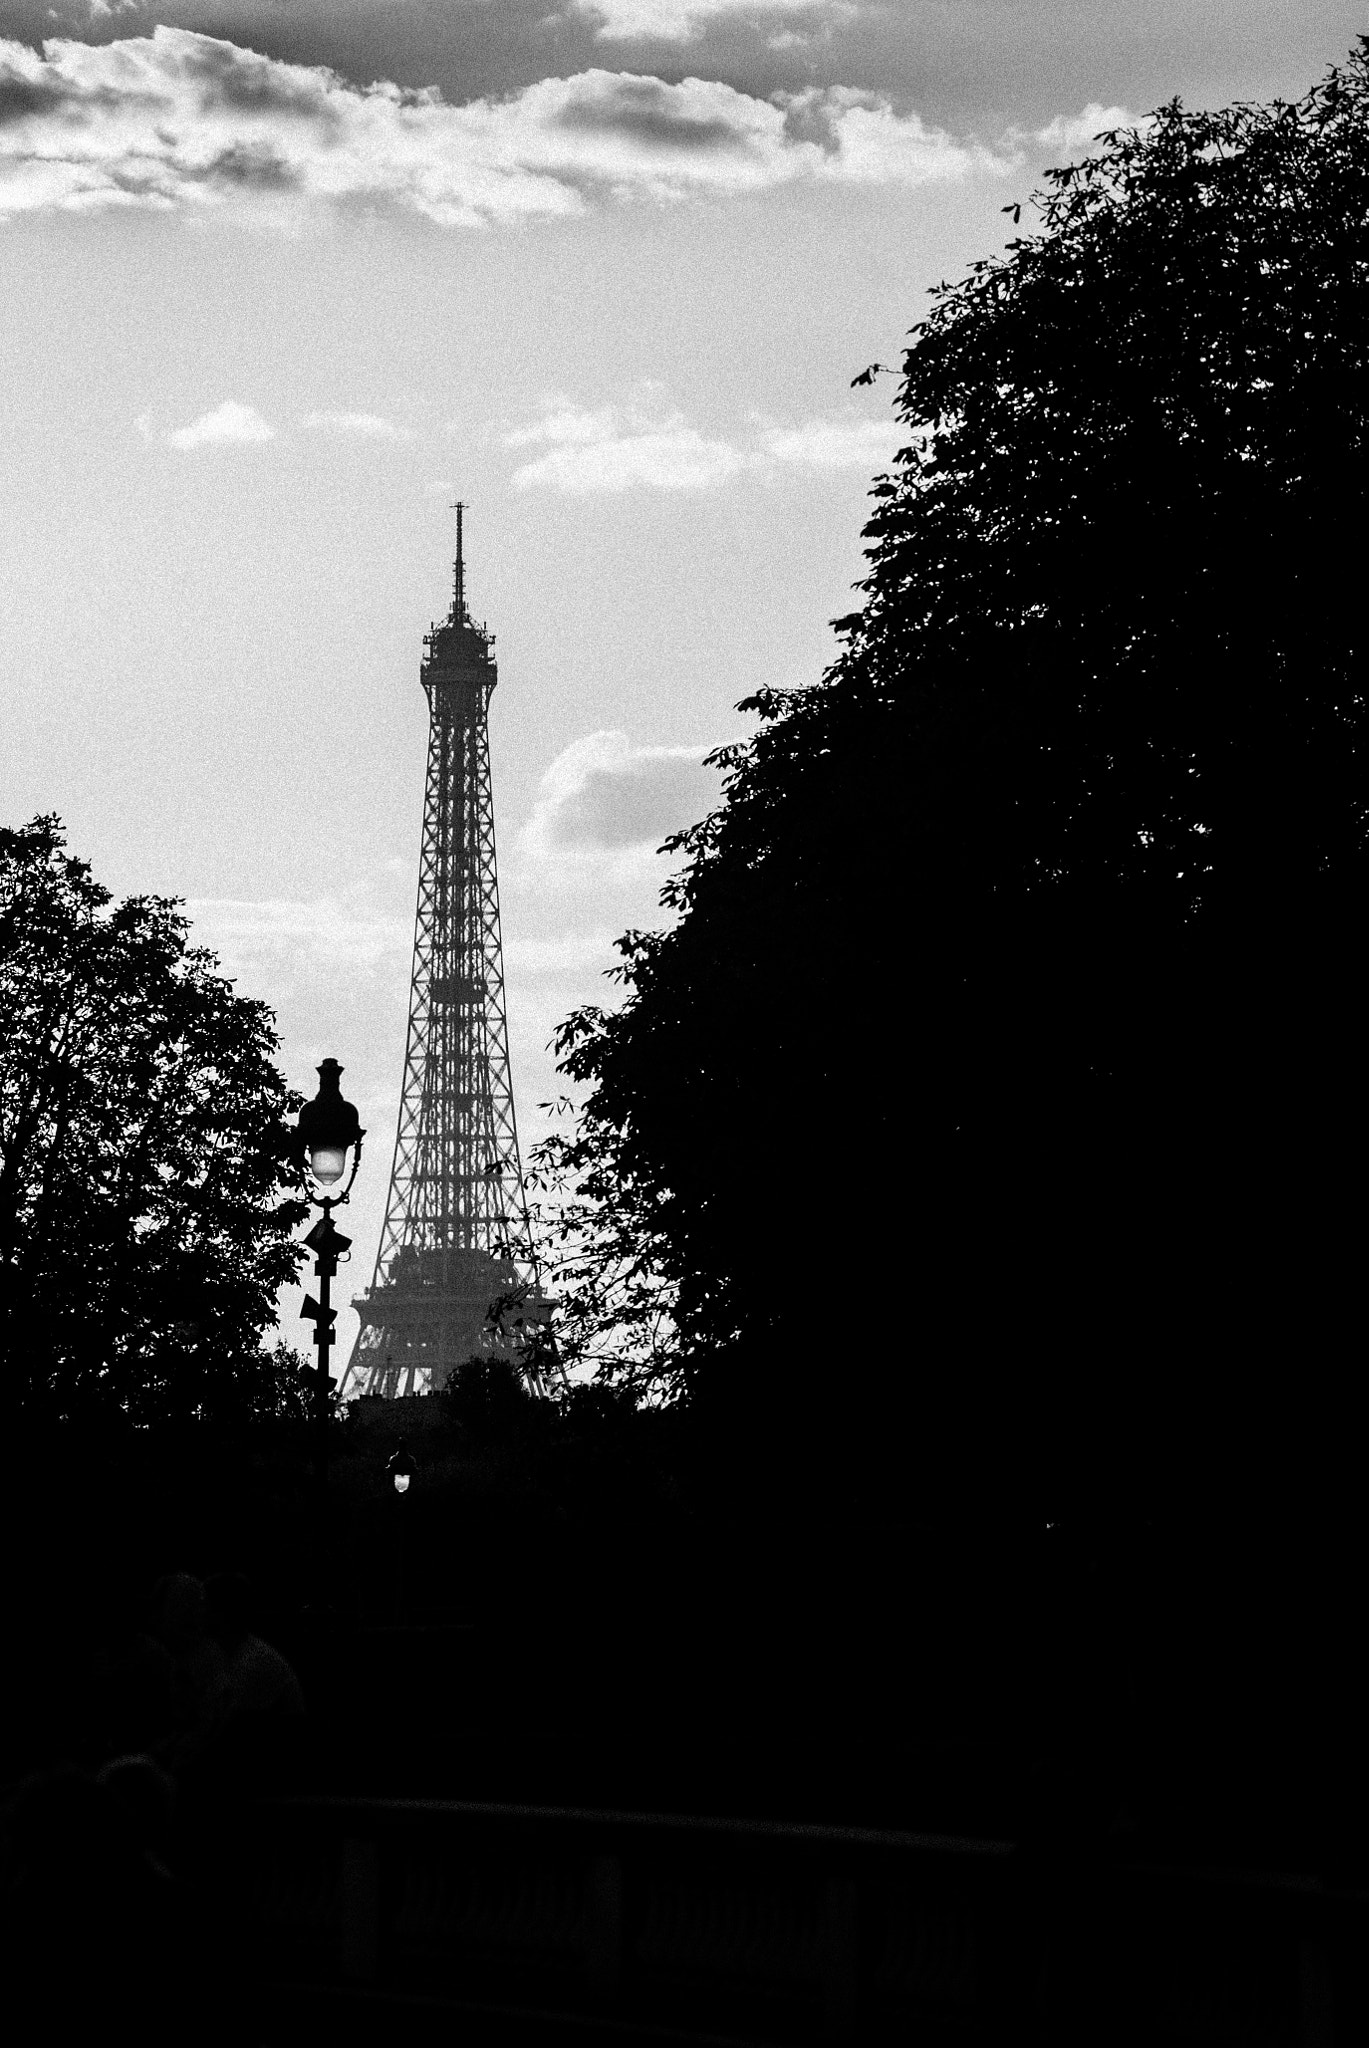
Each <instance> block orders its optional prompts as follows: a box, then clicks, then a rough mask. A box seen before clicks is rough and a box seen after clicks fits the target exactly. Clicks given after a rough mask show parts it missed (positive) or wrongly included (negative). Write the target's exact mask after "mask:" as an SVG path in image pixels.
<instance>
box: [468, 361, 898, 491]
mask: <svg viewBox="0 0 1369 2048" xmlns="http://www.w3.org/2000/svg"><path fill="white" fill-rule="evenodd" d="M504 438H505V444H506V445H507V446H508V447H511V448H540V449H541V450H542V451H543V452H542V453H541V454H539V455H537V456H535V457H534V458H533V460H532V461H530V462H525V463H523V464H521V465H520V467H519V468H517V469H516V470H515V471H514V473H513V477H512V483H513V487H514V489H515V490H519V491H527V490H536V489H539V488H549V489H552V490H558V491H561V492H563V493H565V494H567V495H570V496H583V495H585V494H586V493H588V492H592V491H626V490H630V489H632V488H633V487H634V486H646V487H648V488H650V489H655V490H704V489H707V488H709V487H710V486H712V485H715V484H723V483H728V482H730V481H731V480H732V478H734V477H736V476H739V475H741V474H742V473H743V472H746V473H750V474H759V475H762V476H776V475H778V474H779V473H780V472H781V471H782V470H783V468H784V467H785V466H789V467H797V468H801V469H825V470H834V469H861V470H864V471H865V472H866V474H867V475H873V474H874V473H875V472H876V471H877V470H880V469H883V468H886V467H887V466H888V465H889V463H890V462H892V460H893V456H894V453H895V450H896V449H897V448H898V446H899V445H900V442H901V441H902V440H903V439H905V438H906V435H905V434H904V433H903V431H902V430H901V429H900V428H899V426H898V424H897V422H896V421H894V420H892V419H888V418H885V419H877V420H872V419H861V418H851V419H842V420H808V421H805V422H803V423H802V424H801V425H798V426H789V427H785V426H778V425H774V424H771V425H766V424H764V423H758V424H757V425H755V426H753V428H752V430H751V431H750V433H749V434H747V435H744V436H742V437H740V438H735V439H721V438H717V437H714V438H710V437H708V436H706V435H704V434H703V433H701V432H700V430H699V429H698V428H697V427H695V426H691V425H690V424H689V422H688V420H687V419H686V418H685V416H684V414H683V413H681V412H679V411H678V410H676V409H673V408H667V407H665V406H663V404H662V397H661V393H660V390H659V387H657V386H655V385H646V386H643V387H641V389H640V391H639V393H638V395H637V396H636V397H635V398H634V399H633V400H632V401H631V402H630V403H629V404H627V405H624V406H613V405H609V406H602V407H600V408H599V409H598V410H589V409H586V408H584V407H581V406H577V405H575V404H574V403H573V402H572V401H570V400H569V399H565V398H553V399H549V400H548V401H547V403H546V404H545V406H544V408H543V412H542V416H541V418H540V419H537V420H533V421H531V422H529V423H527V424H525V425H523V426H519V427H516V428H514V429H513V430H512V431H511V432H509V433H507V434H506V435H505V437H504Z"/></svg>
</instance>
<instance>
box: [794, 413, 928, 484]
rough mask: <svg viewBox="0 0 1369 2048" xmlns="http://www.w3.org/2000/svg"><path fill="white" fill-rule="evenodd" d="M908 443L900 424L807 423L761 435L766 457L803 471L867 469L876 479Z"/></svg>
mask: <svg viewBox="0 0 1369 2048" xmlns="http://www.w3.org/2000/svg"><path fill="white" fill-rule="evenodd" d="M907 439H908V433H907V429H906V428H905V427H901V426H900V425H899V423H898V421H897V420H891V419H878V420H870V419H850V420H806V421H805V422H804V423H803V425H802V426H798V427H766V428H764V429H763V430H762V432H761V434H760V448H761V452H762V454H763V455H764V456H766V457H768V458H769V459H770V460H771V461H772V462H776V463H786V462H788V463H793V464H795V465H797V467H799V468H800V469H863V470H865V471H866V472H867V474H869V475H871V476H873V475H874V473H875V471H876V470H880V469H886V468H888V466H889V464H890V463H891V462H892V461H893V459H894V454H895V452H896V450H897V449H898V448H899V447H901V446H902V445H903V443H904V442H906V440H907Z"/></svg>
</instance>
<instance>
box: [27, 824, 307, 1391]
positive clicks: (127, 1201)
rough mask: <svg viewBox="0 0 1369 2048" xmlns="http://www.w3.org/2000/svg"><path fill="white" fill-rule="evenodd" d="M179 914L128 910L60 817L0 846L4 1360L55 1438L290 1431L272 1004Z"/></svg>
mask: <svg viewBox="0 0 1369 2048" xmlns="http://www.w3.org/2000/svg"><path fill="white" fill-rule="evenodd" d="M187 929H188V926H187V920H186V919H185V917H184V916H183V915H182V914H181V912H180V910H179V907H178V906H177V904H176V903H174V902H172V901H169V900H167V899H164V898H159V897H130V898H129V899H128V900H127V901H125V902H123V903H119V904H115V903H114V902H113V900H112V898H111V895H110V892H109V891H108V890H107V889H105V888H103V887H102V886H101V885H100V884H99V883H98V882H96V881H95V880H94V878H93V877H92V875H91V872H90V869H89V867H88V866H87V864H86V863H85V862H83V861H80V860H77V859H76V858H75V857H73V856H71V855H69V854H68V853H67V852H66V850H65V841H64V839H63V836H62V833H61V831H60V828H59V826H58V822H57V820H56V819H55V818H52V817H43V818H37V819H35V820H34V821H33V822H32V823H31V824H29V825H27V826H24V827H23V828H21V829H19V830H4V831H0V1271H2V1273H3V1302H2V1303H0V1313H2V1314H3V1321H2V1322H0V1350H2V1353H3V1374H4V1381H3V1384H4V1395H5V1399H6V1400H7V1401H8V1402H9V1404H10V1405H11V1408H14V1407H18V1408H20V1409H22V1410H24V1411H25V1412H27V1413H28V1414H30V1415H33V1416H39V1417H44V1418H49V1419H53V1418H79V1417H96V1416H112V1415H119V1416H123V1417H125V1418H127V1419H129V1420H130V1421H132V1422H134V1423H147V1422H151V1421H158V1420H163V1419H166V1418H168V1417H171V1416H178V1415H179V1416H187V1417H189V1416H194V1415H214V1414H219V1413H229V1412H232V1413H237V1412H239V1411H241V1412H243V1413H244V1414H261V1413H273V1412H278V1411H281V1412H286V1413H289V1412H293V1408H294V1407H295V1406H297V1405H298V1402H297V1399H296V1396H297V1392H298V1389H297V1388H296V1386H295V1382H296V1380H297V1379H298V1378H299V1372H298V1361H295V1360H293V1359H292V1358H291V1357H290V1356H289V1355H288V1354H286V1353H284V1352H283V1351H282V1349H281V1347H279V1346H277V1347H276V1349H275V1350H274V1351H267V1350H264V1349H263V1348H262V1345H261V1336H262V1332H263V1331H264V1330H265V1329H266V1327H267V1325H268V1324H269V1323H270V1322H271V1320H272V1318H273V1315H274V1303H275V1295H276V1291H277V1289H278V1288H279V1287H281V1286H282V1285H283V1284H284V1283H285V1282H287V1281H289V1280H291V1279H293V1277H294V1274H295V1270H296V1267H297V1264H298V1259H299V1252H298V1250H297V1248H296V1247H295V1246H294V1245H293V1244H292V1242H291V1234H292V1232H293V1230H294V1228H295V1226H296V1225H297V1224H298V1222H299V1221H300V1220H301V1218H302V1217H303V1215H304V1214H305V1206H304V1204H303V1203H301V1202H299V1201H297V1200H293V1199H291V1198H290V1193H289V1191H290V1188H291V1171H290V1167H289V1164H288V1161H287V1156H286V1145H287V1133H286V1128H285V1121H284V1120H285V1116H286V1114H287V1112H289V1111H290V1110H291V1109H293V1108H295V1107H297V1106H298V1098H296V1097H293V1096H292V1095H291V1094H290V1092H289V1091H288V1090H287V1088H286V1085H285V1083H284V1081H283V1080H282V1078H281V1076H280V1074H279V1073H278V1072H277V1071H276V1069H275V1067H274V1066H273V1065H272V1064H271V1058H270V1055H271V1053H272V1052H273V1050H274V1048H275V1045H276V1038H275V1035H274V1032H273V1030H272V1028H271V1019H270V1014H269V1012H268V1011H267V1009H266V1006H265V1005H264V1004H262V1003H259V1002H252V1001H248V1000H247V999H246V998H244V997H241V996H238V995H236V994H235V993H234V991H233V989H232V987H231V985H230V984H229V983H228V982H226V981H225V980H223V979H222V978H221V976H219V975H218V974H217V973H216V972H215V971H214V970H215V967H216V964H217V963H216V962H215V960H214V958H213V956H212V955H211V954H209V953H208V952H206V951H204V950H203V949H202V948H197V947H191V946H189V945H188V944H187V938H186V934H187Z"/></svg>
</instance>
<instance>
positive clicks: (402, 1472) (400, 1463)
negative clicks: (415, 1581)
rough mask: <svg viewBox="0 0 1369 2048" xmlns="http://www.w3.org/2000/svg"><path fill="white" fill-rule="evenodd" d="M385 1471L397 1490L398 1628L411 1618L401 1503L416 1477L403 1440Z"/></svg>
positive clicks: (405, 1520)
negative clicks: (410, 1483) (407, 1596)
mask: <svg viewBox="0 0 1369 2048" xmlns="http://www.w3.org/2000/svg"><path fill="white" fill-rule="evenodd" d="M385 1470H386V1471H387V1472H388V1473H389V1475H390V1478H391V1479H392V1480H393V1482H394V1489H395V1520H396V1522H397V1524H398V1527H397V1529H396V1531H395V1597H394V1618H395V1624H396V1626H402V1625H403V1624H404V1623H406V1622H407V1621H408V1618H409V1603H408V1600H407V1598H406V1595H407V1592H408V1584H407V1573H406V1565H407V1559H406V1557H405V1550H406V1548H407V1545H406V1543H405V1540H404V1539H405V1534H406V1523H407V1520H408V1514H409V1511H408V1509H407V1508H404V1507H401V1506H400V1502H401V1501H402V1500H403V1498H404V1495H405V1494H406V1493H407V1492H408V1491H409V1482H410V1481H411V1480H412V1478H413V1476H414V1461H413V1459H412V1457H411V1456H410V1455H409V1447H408V1445H407V1444H406V1443H405V1442H404V1440H403V1438H401V1439H400V1444H399V1449H398V1450H397V1451H396V1452H395V1454H394V1456H393V1457H392V1458H391V1459H390V1461H389V1463H388V1464H387V1465H386V1467H385Z"/></svg>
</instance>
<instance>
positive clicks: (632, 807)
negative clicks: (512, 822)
mask: <svg viewBox="0 0 1369 2048" xmlns="http://www.w3.org/2000/svg"><path fill="white" fill-rule="evenodd" d="M708 752H709V748H707V747H705V746H693V747H640V746H634V745H633V744H632V742H631V740H630V739H629V738H628V736H627V734H626V733H625V732H617V731H605V732H591V733H587V734H586V735H585V736H584V738H583V739H579V740H575V741H574V742H573V743H572V744H571V745H570V746H568V747H566V748H564V749H563V751H562V752H561V753H559V754H558V755H557V757H556V759H555V760H554V761H553V762H552V764H551V766H550V767H549V768H548V769H547V771H546V773H545V775H543V777H542V780H541V783H540V785H539V788H538V793H537V801H536V803H535V804H534V805H533V809H532V814H531V816H530V817H529V819H528V821H527V823H526V824H525V825H524V827H523V829H522V831H521V832H520V834H519V836H518V840H517V842H516V846H515V858H516V861H517V864H518V867H519V869H520V872H521V873H522V874H523V875H526V874H527V872H528V871H529V870H533V871H536V872H537V873H539V874H542V875H556V874H559V875H562V876H565V877H571V876H574V875H577V874H580V875H583V873H584V872H585V871H586V870H592V871H597V872H601V873H604V874H605V875H606V876H607V878H609V879H613V878H615V877H616V878H617V879H619V880H631V879H633V878H634V877H637V876H641V875H642V874H644V873H646V874H649V873H651V872H653V871H654V870H655V867H656V854H657V851H658V849H659V847H660V845H661V842H662V841H663V840H664V839H665V838H666V837H667V836H668V835H669V834H670V833H672V832H677V831H679V830H680V829H681V828H682V827H683V826H686V825H691V824H693V823H694V822H695V821H696V820H697V819H699V818H702V817H704V816H706V815H707V813H708V812H709V811H710V810H711V809H712V808H713V807H714V805H715V804H716V803H717V801H718V792H719V780H718V775H717V771H716V770H714V769H711V768H705V767H704V765H703V761H704V755H705V754H706V753H708ZM659 880H660V882H664V880H665V873H664V871H661V872H660V874H659Z"/></svg>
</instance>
